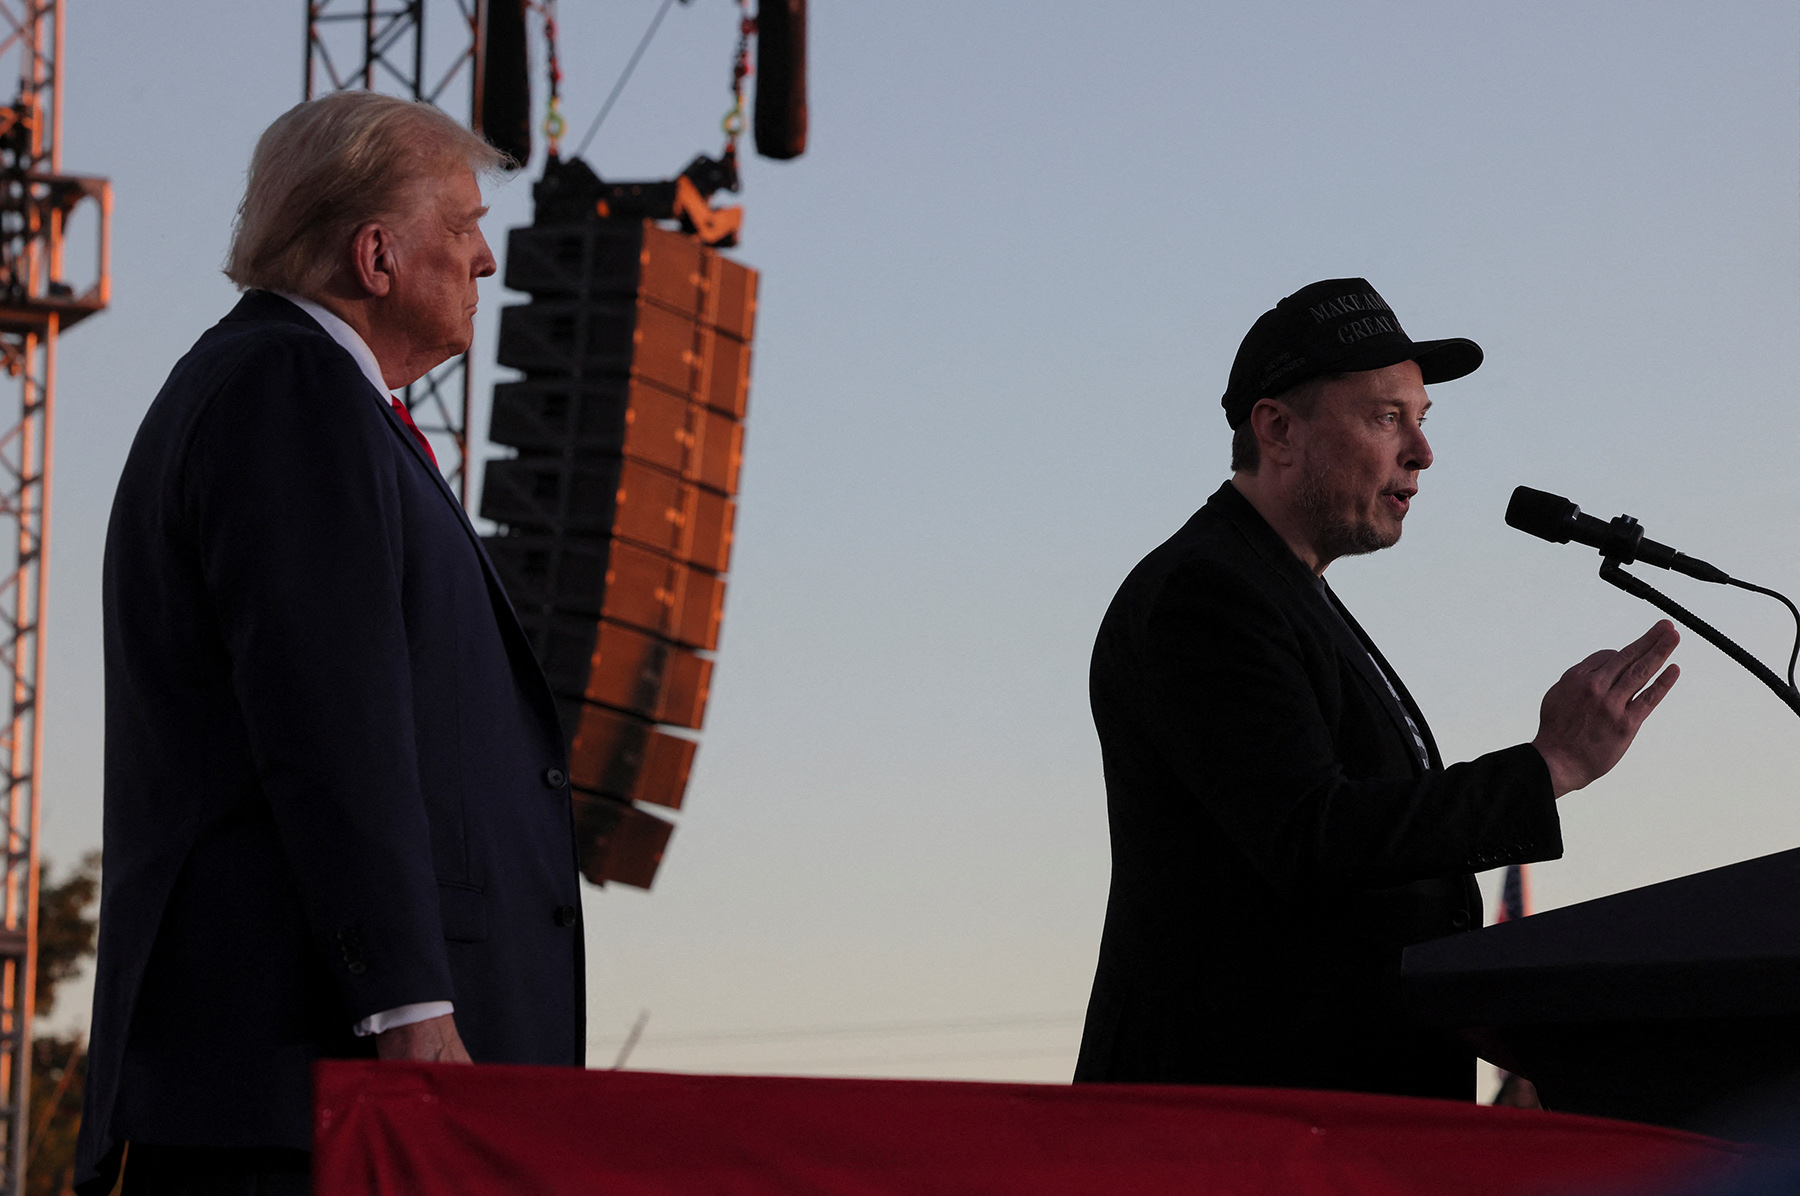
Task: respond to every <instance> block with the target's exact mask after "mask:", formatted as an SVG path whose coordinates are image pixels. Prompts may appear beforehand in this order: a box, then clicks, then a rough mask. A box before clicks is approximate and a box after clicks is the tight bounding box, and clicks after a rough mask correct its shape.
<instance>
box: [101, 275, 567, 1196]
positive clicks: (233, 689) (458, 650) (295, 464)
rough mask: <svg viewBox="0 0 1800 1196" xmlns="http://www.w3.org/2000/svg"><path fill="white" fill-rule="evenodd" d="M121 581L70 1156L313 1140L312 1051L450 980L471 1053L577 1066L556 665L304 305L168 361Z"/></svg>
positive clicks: (118, 544) (128, 493)
mask: <svg viewBox="0 0 1800 1196" xmlns="http://www.w3.org/2000/svg"><path fill="white" fill-rule="evenodd" d="M378 398H379V401H378ZM104 603H105V610H104V619H105V634H106V773H105V775H106V815H105V836H106V838H105V853H106V866H105V870H104V879H103V884H102V895H101V906H100V943H99V960H98V964H97V972H96V982H95V997H94V1021H93V1033H92V1040H91V1041H92V1047H91V1053H90V1055H89V1061H88V1072H87V1091H86V1099H85V1107H84V1112H83V1121H82V1126H81V1146H80V1162H79V1168H78V1178H79V1179H81V1180H83V1181H86V1182H87V1183H90V1184H98V1183H99V1182H100V1181H101V1180H104V1178H105V1175H104V1172H106V1171H109V1170H110V1169H111V1167H112V1166H113V1165H114V1163H115V1162H116V1150H117V1148H118V1146H119V1145H120V1144H121V1143H122V1142H123V1141H126V1140H131V1139H135V1140H138V1141H144V1142H152V1143H159V1144H164V1145H202V1146H284V1147H297V1148H306V1147H308V1146H310V1143H311V1109H310V1079H309V1067H310V1065H311V1063H312V1061H313V1060H314V1059H315V1058H318V1057H321V1056H347V1055H359V1054H360V1055H367V1054H372V1053H373V1039H368V1038H365V1039H356V1038H353V1037H352V1036H351V1032H350V1029H351V1026H352V1025H353V1024H354V1023H356V1022H357V1021H359V1020H361V1019H362V1018H364V1017H366V1016H368V1015H369V1014H372V1013H376V1012H379V1011H382V1010H385V1009H391V1008H394V1007H397V1006H400V1005H407V1004H414V1003H418V1002H425V1001H434V1000H451V1001H454V1002H455V1005H456V1023H457V1027H458V1029H459V1030H460V1032H461V1034H462V1038H463V1041H464V1043H465V1044H466V1045H467V1046H468V1049H469V1053H470V1054H471V1055H472V1056H473V1057H474V1058H475V1059H476V1060H478V1061H493V1062H513V1063H559V1064H571V1065H580V1064H581V1063H582V1062H583V1054H584V1045H585V1042H584V1040H585V1034H584V1030H583V1024H584V1002H583V963H582V930H581V924H580V920H579V909H580V904H581V895H580V888H579V880H578V878H577V874H576V863H575V847H574V836H573V830H572V827H571V818H570V807H569V795H568V791H567V789H566V788H565V787H564V779H563V774H564V773H565V772H566V769H567V765H566V763H565V761H564V759H563V746H562V735H561V732H560V730H559V727H558V723H557V715H556V710H555V706H554V704H553V702H552V699H551V695H550V691H549V688H548V686H547V685H546V684H545V682H544V679H543V676H542V674H541V673H540V671H539V669H538V666H537V663H536V661H535V660H534V659H533V656H532V653H531V649H530V646H529V644H528V643H527V642H526V640H525V637H524V634H523V633H522V632H521V631H520V629H519V626H518V623H517V620H516V619H515V618H514V615H513V612H512V608H511V606H510V605H509V604H508V602H507V599H506V597H505V595H504V593H503V592H502V590H501V587H500V583H499V581H498V579H497V578H496V576H495V574H494V572H493V569H492V567H491V566H490V565H489V563H488V560H487V557H486V555H485V553H484V552H483V551H482V549H481V544H480V541H479V540H478V539H477V538H476V535H475V531H474V529H473V528H472V527H471V526H470V525H469V522H468V519H467V518H466V517H465V516H464V514H463V511H462V509H461V507H460V506H459V505H458V504H457V501H456V498H455V496H454V495H453V494H452V493H451V492H450V490H449V489H448V488H447V487H446V486H445V485H444V482H443V479H442V478H441V477H440V476H439V475H438V472H437V470H436V469H435V468H433V467H432V466H431V465H430V464H429V463H428V462H427V460H426V459H425V456H424V454H423V453H422V452H421V451H420V449H419V446H418V445H417V444H416V443H415V442H414V440H413V438H412V436H411V435H410V433H409V432H408V431H407V430H406V429H405V428H404V427H403V426H402V425H401V423H400V421H399V420H398V419H397V418H396V417H395V416H394V413H393V412H391V411H389V410H387V409H386V396H377V394H376V393H375V392H374V389H373V388H372V387H371V386H370V384H369V382H368V380H367V379H366V378H365V377H364V375H363V374H362V372H361V371H360V370H359V369H358V368H357V365H356V363H355V361H354V360H353V359H352V358H351V356H350V355H349V353H347V352H346V351H345V350H344V349H343V348H341V347H340V346H339V345H338V344H337V343H336V342H334V341H333V340H332V339H331V338H330V337H329V336H327V335H326V333H325V332H324V331H323V330H322V329H321V328H320V327H319V326H318V325H317V324H316V323H314V322H313V320H312V319H311V318H310V317H308V316H307V315H306V314H305V313H303V312H302V311H300V310H299V309H298V308H297V307H295V306H294V305H293V304H291V303H289V302H287V301H286V300H284V299H281V298H279V297H276V296H274V295H269V294H266V293H260V292H251V293H250V294H249V295H247V296H246V297H245V298H244V299H243V300H242V301H241V302H240V303H239V304H238V305H237V307H236V308H235V309H234V310H233V311H232V312H231V314H230V315H228V316H227V317H226V318H225V319H224V320H223V321H222V322H220V323H219V324H218V325H216V326H215V327H213V328H212V329H211V330H209V331H208V332H207V333H206V334H205V335H204V336H202V337H201V338H200V340H199V342H198V343H197V344H196V345H195V346H194V348H193V349H192V350H190V351H189V352H188V354H187V356H185V357H184V358H182V360H181V361H180V362H179V363H178V364H177V365H176V367H175V369H174V371H173V372H172V373H171V374H170V376H169V380H168V382H167V383H166V384H165V385H164V387H163V389H162V392H161V393H160V394H159V395H158V396H157V398H156V401H155V402H154V403H153V404H152V405H151V407H150V409H149V412H148V413H147V414H146V415H145V417H144V422H143V424H142V426H141V427H140V428H139V430H138V435H137V439H136V441H135V442H134V443H133V445H132V449H131V454H130V457H129V458H128V460H127V461H126V464H125V470H124V474H123V476H122V477H121V479H120V481H119V489H118V493H117V496H116V497H115V499H114V503H113V511H112V520H111V524H110V526H109V528H108V532H107V543H106V561H105V574H104ZM97 1176H98V1178H97ZM99 1190H105V1189H104V1188H100V1189H99Z"/></svg>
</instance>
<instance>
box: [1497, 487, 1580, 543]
mask: <svg viewBox="0 0 1800 1196" xmlns="http://www.w3.org/2000/svg"><path fill="white" fill-rule="evenodd" d="M1579 514H1581V508H1580V507H1578V506H1576V505H1575V504H1574V503H1572V502H1570V501H1569V500H1568V499H1566V498H1564V497H1562V496H1561V495H1560V494H1546V493H1545V492H1544V491H1542V490H1533V489H1532V488H1531V487H1530V486H1520V487H1518V488H1517V489H1516V490H1514V491H1513V494H1512V501H1511V502H1509V503H1507V504H1506V525H1507V526H1508V527H1516V528H1518V529H1519V530H1520V531H1522V532H1530V533H1531V534H1532V535H1534V536H1538V537H1541V538H1543V539H1545V540H1548V541H1550V542H1551V543H1552V544H1567V543H1568V542H1569V534H1570V532H1571V531H1572V530H1573V529H1574V527H1575V517H1576V516H1577V515H1579Z"/></svg>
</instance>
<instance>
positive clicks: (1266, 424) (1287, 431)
mask: <svg viewBox="0 0 1800 1196" xmlns="http://www.w3.org/2000/svg"><path fill="white" fill-rule="evenodd" d="M1296 422H1297V421H1296V420H1295V418H1294V411H1293V408H1291V407H1289V406H1288V405H1287V404H1286V403H1284V402H1282V401H1281V400H1280V399H1258V400H1256V406H1254V407H1252V408H1250V428H1251V430H1252V431H1253V432H1255V433H1256V447H1257V452H1258V453H1259V454H1260V457H1261V460H1262V461H1263V462H1265V463H1269V462H1272V463H1274V464H1276V465H1283V466H1286V465H1292V464H1293V463H1294V461H1295V460H1296V459H1297V457H1298V451H1297V448H1298V446H1297V445H1296V444H1295V443H1294V425H1295V423H1296Z"/></svg>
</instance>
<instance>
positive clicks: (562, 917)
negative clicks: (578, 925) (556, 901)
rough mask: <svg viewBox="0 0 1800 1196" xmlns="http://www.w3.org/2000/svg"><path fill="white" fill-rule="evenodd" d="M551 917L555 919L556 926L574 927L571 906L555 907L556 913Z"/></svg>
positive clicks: (573, 911) (573, 912)
mask: <svg viewBox="0 0 1800 1196" xmlns="http://www.w3.org/2000/svg"><path fill="white" fill-rule="evenodd" d="M552 916H553V917H554V918H555V919H556V924H557V925H558V926H573V925H575V907H574V906H572V905H559V906H557V907H556V913H555V914H554V915H552Z"/></svg>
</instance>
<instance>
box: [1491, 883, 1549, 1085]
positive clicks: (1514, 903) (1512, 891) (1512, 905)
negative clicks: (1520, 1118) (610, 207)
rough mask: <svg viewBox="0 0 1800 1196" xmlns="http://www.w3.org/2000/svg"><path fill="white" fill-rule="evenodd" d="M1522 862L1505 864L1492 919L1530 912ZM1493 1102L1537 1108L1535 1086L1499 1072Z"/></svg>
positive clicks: (1512, 918) (1509, 919)
mask: <svg viewBox="0 0 1800 1196" xmlns="http://www.w3.org/2000/svg"><path fill="white" fill-rule="evenodd" d="M1525 868H1526V865H1524V864H1508V865H1507V866H1506V879H1505V880H1504V881H1502V882H1501V885H1500V908H1499V909H1497V910H1495V911H1494V921H1495V922H1496V923H1499V922H1516V921H1517V920H1518V919H1520V918H1523V917H1526V916H1528V915H1529V914H1530V913H1531V878H1530V877H1529V876H1528V875H1526V872H1525ZM1494 1103H1495V1104H1496V1105H1511V1106H1512V1107H1514V1108H1518V1109H1541V1108H1543V1105H1542V1104H1540V1103H1539V1102H1538V1095H1537V1088H1536V1086H1535V1085H1533V1084H1532V1082H1531V1081H1530V1080H1528V1079H1526V1078H1525V1077H1524V1076H1515V1075H1513V1074H1512V1073H1511V1072H1509V1071H1502V1072H1501V1073H1500V1090H1499V1091H1498V1092H1497V1093H1495V1094H1494Z"/></svg>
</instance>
